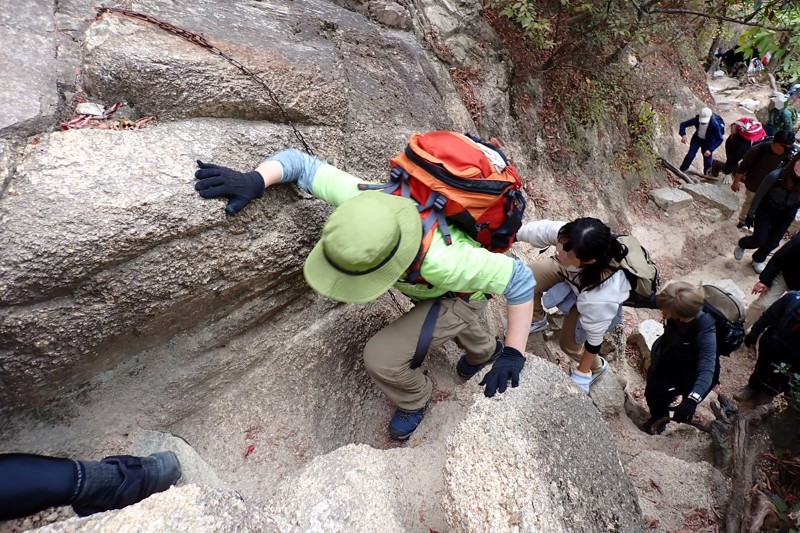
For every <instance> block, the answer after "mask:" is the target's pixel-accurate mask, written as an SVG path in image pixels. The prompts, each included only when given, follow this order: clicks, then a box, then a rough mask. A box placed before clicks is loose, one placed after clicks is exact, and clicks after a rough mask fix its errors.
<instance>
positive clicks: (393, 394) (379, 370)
mask: <svg viewBox="0 0 800 533" xmlns="http://www.w3.org/2000/svg"><path fill="white" fill-rule="evenodd" d="M433 302H434V300H426V301H422V302H418V303H417V304H416V305H415V306H414V308H413V309H412V310H411V311H409V312H408V313H406V314H405V315H403V316H401V317H400V318H398V319H397V320H395V321H394V322H392V323H391V324H389V325H388V326H386V327H385V328H383V329H382V330H380V331H379V332H378V333H376V334H375V336H374V337H372V338H371V339H370V340H369V342H368V343H367V345H366V346H365V347H364V365H365V366H366V367H367V372H368V373H369V375H370V377H371V378H372V380H373V381H374V382H375V384H376V385H378V388H379V389H381V390H382V391H383V393H384V394H385V395H386V397H387V398H388V399H389V401H390V402H392V403H393V404H394V405H396V406H397V407H398V408H399V409H402V410H404V411H416V410H417V409H422V408H423V407H425V404H427V403H428V400H429V399H430V397H431V392H432V390H433V382H432V381H431V379H430V378H429V377H428V376H427V375H425V373H424V372H423V370H422V368H415V369H412V368H411V362H412V360H413V359H414V353H415V352H416V349H417V341H418V340H419V334H420V331H421V330H422V325H423V323H424V322H425V317H426V316H427V315H428V311H429V310H430V308H431V306H432V305H433ZM488 303H489V302H488V300H478V301H473V302H468V301H465V300H463V299H461V298H442V299H441V307H440V308H439V316H438V318H437V319H436V326H435V328H434V330H433V338H432V339H431V344H430V348H434V347H436V346H440V345H442V344H444V343H445V342H446V341H449V340H451V339H452V340H454V341H455V343H456V344H457V345H458V346H459V347H461V348H462V349H464V350H465V351H466V352H467V354H466V355H467V363H469V364H471V365H477V364H481V363H485V362H486V361H488V360H489V359H490V358H491V357H492V355H494V352H495V348H496V346H497V341H496V339H495V338H494V336H493V335H490V334H489V333H488V332H487V331H486V330H485V329H484V327H483V324H482V322H481V314H482V313H483V310H484V309H486V305H487V304H488Z"/></svg>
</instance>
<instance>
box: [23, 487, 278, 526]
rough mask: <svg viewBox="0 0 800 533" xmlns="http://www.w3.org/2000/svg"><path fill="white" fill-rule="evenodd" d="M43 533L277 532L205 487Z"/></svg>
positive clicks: (234, 500)
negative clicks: (119, 532)
mask: <svg viewBox="0 0 800 533" xmlns="http://www.w3.org/2000/svg"><path fill="white" fill-rule="evenodd" d="M34 531H38V532H39V533H73V532H78V531H80V532H82V533H95V532H96V533H100V532H103V531H138V532H141V533H164V532H178V531H197V532H200V533H216V532H233V531H242V532H246V533H250V532H253V533H256V532H258V533H261V532H271V531H277V528H276V527H275V524H274V523H273V522H272V520H271V519H270V518H269V517H267V516H265V515H264V514H262V513H261V512H260V511H259V509H257V508H255V507H253V506H252V505H248V504H247V503H245V502H244V501H243V500H242V499H241V498H240V497H238V496H237V495H236V494H234V493H232V492H223V491H219V490H217V489H213V488H211V487H206V486H201V485H187V486H185V487H177V488H176V487H173V488H171V489H169V490H167V491H166V492H162V493H159V494H155V495H153V496H151V497H150V498H147V499H146V500H144V501H142V502H140V503H138V504H136V505H132V506H130V507H126V508H125V509H122V510H119V511H110V512H105V513H99V514H95V515H91V516H88V517H86V518H71V519H69V520H65V521H63V522H57V523H55V524H52V525H49V526H46V527H42V528H39V529H36V530H34Z"/></svg>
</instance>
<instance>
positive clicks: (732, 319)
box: [703, 285, 745, 356]
mask: <svg viewBox="0 0 800 533" xmlns="http://www.w3.org/2000/svg"><path fill="white" fill-rule="evenodd" d="M703 296H704V297H705V303H704V304H703V311H705V312H706V313H708V314H709V315H711V316H712V317H714V322H716V330H717V355H725V356H729V355H730V354H731V353H733V352H734V351H735V350H737V349H738V348H739V347H740V346H741V345H742V343H744V319H745V309H744V302H743V301H742V300H741V299H740V298H738V297H737V296H735V295H733V294H731V293H729V292H728V291H726V290H724V289H721V288H720V287H717V286H716V285H703Z"/></svg>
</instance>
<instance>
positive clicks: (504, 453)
mask: <svg viewBox="0 0 800 533" xmlns="http://www.w3.org/2000/svg"><path fill="white" fill-rule="evenodd" d="M603 443H607V444H603ZM444 475H445V490H446V492H445V500H444V507H445V515H446V516H447V519H448V522H449V523H450V525H451V527H452V528H453V530H455V531H548V532H557V531H563V532H567V531H583V532H587V533H588V532H598V533H600V532H603V533H605V532H607V531H618V532H620V533H621V532H626V531H630V532H634V531H637V532H638V531H641V530H642V523H641V515H640V511H639V506H638V505H637V502H636V491H635V490H634V488H633V485H632V484H631V482H630V480H629V479H628V477H627V476H626V475H625V473H624V472H623V471H622V467H621V464H620V459H619V456H618V455H617V451H616V448H615V447H614V445H613V440H612V437H611V433H610V431H609V430H608V426H606V424H605V423H604V422H603V421H602V419H601V418H600V416H599V414H598V412H597V410H596V409H595V407H594V405H593V404H592V402H591V400H590V399H589V398H588V396H587V395H586V394H585V393H584V392H583V391H581V390H580V389H579V388H578V387H576V386H575V385H574V384H572V383H571V382H570V381H569V379H568V378H567V376H566V375H565V374H564V373H563V372H562V371H561V370H560V369H559V368H558V367H557V366H555V365H553V364H551V363H547V362H545V361H543V360H541V359H539V358H535V357H529V358H528V364H527V365H526V369H525V373H524V374H523V376H522V383H521V385H520V387H519V388H518V389H512V390H511V392H509V393H506V394H503V395H502V396H500V397H497V398H495V399H494V400H492V401H486V400H482V401H478V402H476V404H475V406H474V407H473V408H472V409H470V410H469V412H468V413H467V415H466V416H465V418H464V422H463V423H462V424H461V425H460V426H459V428H458V429H457V430H456V431H455V432H454V433H453V434H452V435H451V437H450V439H449V447H448V458H447V463H446V464H445V474H444Z"/></svg>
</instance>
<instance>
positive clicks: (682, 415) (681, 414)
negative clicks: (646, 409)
mask: <svg viewBox="0 0 800 533" xmlns="http://www.w3.org/2000/svg"><path fill="white" fill-rule="evenodd" d="M696 410H697V402H696V401H694V400H692V399H691V398H688V397H687V398H684V399H683V401H682V402H681V403H680V405H679V406H678V407H676V408H675V414H673V415H672V419H673V420H674V421H675V422H690V421H691V420H692V417H693V416H694V412H695V411H696Z"/></svg>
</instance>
